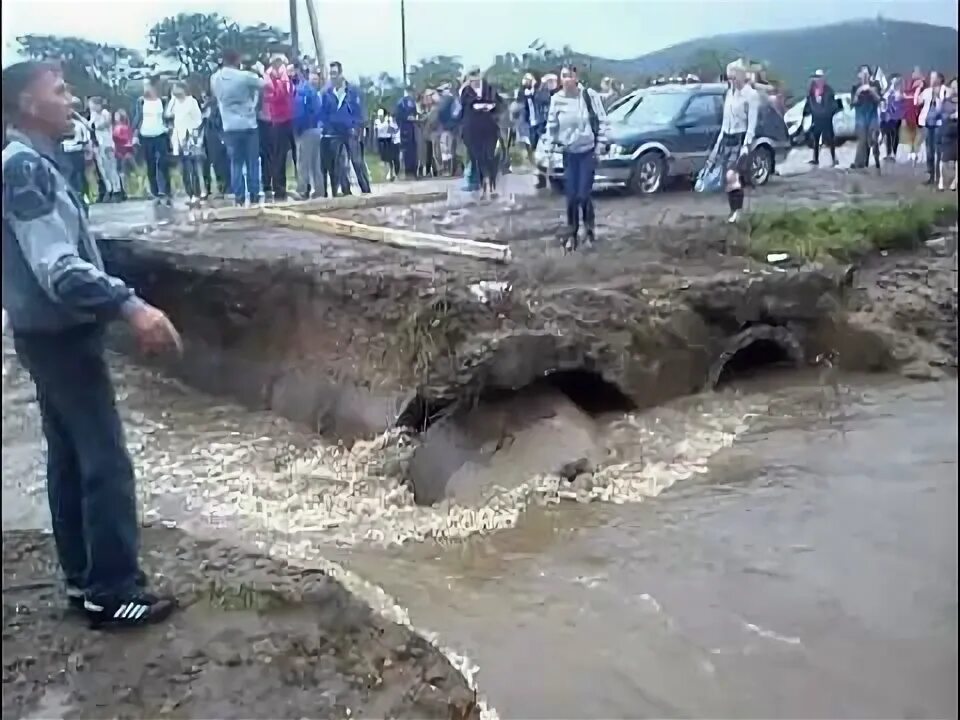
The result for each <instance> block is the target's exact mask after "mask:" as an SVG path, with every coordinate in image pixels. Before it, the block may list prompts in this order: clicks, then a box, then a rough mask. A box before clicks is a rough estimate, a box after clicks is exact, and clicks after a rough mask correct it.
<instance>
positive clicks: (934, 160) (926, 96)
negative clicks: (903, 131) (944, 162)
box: [916, 70, 947, 185]
mask: <svg viewBox="0 0 960 720" xmlns="http://www.w3.org/2000/svg"><path fill="white" fill-rule="evenodd" d="M946 99H947V88H946V87H945V86H944V84H943V75H941V74H940V73H939V72H937V71H936V70H934V71H933V72H931V73H930V84H929V85H928V86H927V87H926V88H924V89H923V90H920V91H918V92H917V97H916V104H917V105H919V106H920V117H919V118H918V119H917V123H918V124H919V125H920V127H922V128H923V133H924V135H923V141H924V144H925V146H926V150H927V174H928V175H929V177H928V178H927V183H926V184H927V185H933V184H935V183H936V182H937V175H938V174H939V171H940V138H939V134H940V130H939V128H940V126H941V125H942V124H943V118H942V117H941V107H942V105H943V101H944V100H946Z"/></svg>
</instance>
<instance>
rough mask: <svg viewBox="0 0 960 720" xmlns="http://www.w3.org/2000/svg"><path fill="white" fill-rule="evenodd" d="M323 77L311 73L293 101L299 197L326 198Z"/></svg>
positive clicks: (299, 85) (300, 84) (298, 86)
mask: <svg viewBox="0 0 960 720" xmlns="http://www.w3.org/2000/svg"><path fill="white" fill-rule="evenodd" d="M319 89H320V76H319V75H318V74H317V73H310V76H309V78H308V79H307V80H306V81H305V82H299V83H297V95H296V97H295V99H294V101H293V132H294V134H295V136H296V138H297V157H298V158H299V159H300V162H299V163H298V164H297V193H299V195H300V197H302V198H304V199H306V198H308V197H311V196H313V197H318V196H319V197H327V183H326V177H325V176H324V174H323V129H322V128H321V127H320V93H319Z"/></svg>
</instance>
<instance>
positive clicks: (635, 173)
mask: <svg viewBox="0 0 960 720" xmlns="http://www.w3.org/2000/svg"><path fill="white" fill-rule="evenodd" d="M726 91H727V86H726V85H725V84H722V83H711V84H696V85H687V84H683V85H680V84H677V85H660V86H656V87H650V88H644V89H642V90H635V91H634V92H632V93H630V94H629V95H627V96H625V97H624V98H622V99H621V100H620V101H618V102H617V103H616V105H614V106H613V107H612V108H611V109H610V112H609V114H608V120H609V124H610V127H609V134H608V141H609V144H608V145H607V146H606V147H605V148H602V149H601V152H602V154H601V156H600V159H599V161H598V163H597V175H596V181H597V183H601V184H603V183H608V184H623V185H626V186H627V187H628V188H629V189H630V190H632V191H634V192H637V193H644V194H649V193H655V192H658V191H659V190H661V189H662V188H663V187H664V185H665V184H666V182H667V180H668V179H670V178H673V177H679V176H694V175H696V174H697V173H698V172H700V170H701V168H703V166H704V165H705V164H706V162H707V157H708V156H709V155H710V151H711V150H712V149H713V144H714V142H716V139H717V135H718V134H719V132H720V124H721V121H722V119H723V98H724V94H725V93H726ZM758 92H760V97H761V101H762V103H761V106H760V116H759V118H758V127H757V134H756V138H755V139H754V142H753V146H752V148H751V155H750V158H751V163H750V168H751V174H752V176H753V182H754V184H755V185H763V184H764V183H766V182H767V181H768V180H769V179H770V176H771V175H772V174H773V172H774V170H775V168H776V166H777V163H778V162H781V161H782V160H783V159H784V158H785V157H786V156H787V153H788V152H789V151H790V138H789V136H788V134H787V128H786V125H785V124H784V122H783V118H782V117H781V116H780V113H778V112H777V110H776V108H775V107H773V105H772V104H771V103H770V102H768V101H767V94H766V92H765V91H764V90H763V89H759V88H758ZM536 161H537V166H538V169H539V172H540V174H541V175H542V176H545V177H547V178H549V180H550V183H551V185H553V186H554V187H557V186H562V183H563V156H562V155H561V153H560V152H558V151H557V150H556V149H555V148H552V147H551V146H550V143H549V142H548V141H547V140H546V138H544V139H543V140H541V142H540V145H539V146H538V148H537V154H536Z"/></svg>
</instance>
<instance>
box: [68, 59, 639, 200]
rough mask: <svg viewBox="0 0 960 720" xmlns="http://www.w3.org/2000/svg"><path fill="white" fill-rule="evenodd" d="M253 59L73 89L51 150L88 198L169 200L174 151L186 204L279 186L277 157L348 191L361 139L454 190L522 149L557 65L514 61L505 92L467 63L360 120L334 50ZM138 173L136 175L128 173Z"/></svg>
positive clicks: (386, 172)
mask: <svg viewBox="0 0 960 720" xmlns="http://www.w3.org/2000/svg"><path fill="white" fill-rule="evenodd" d="M264 60H265V61H266V64H264V62H257V63H250V62H244V61H243V59H242V58H241V57H240V56H239V54H237V53H233V52H230V51H227V52H225V53H224V56H223V58H222V63H221V67H220V68H219V70H218V71H217V72H216V73H214V75H213V76H212V77H211V79H210V85H209V90H207V91H203V92H198V93H196V94H194V93H192V92H191V89H190V88H189V87H188V86H187V85H186V84H185V83H183V82H179V81H178V82H173V83H172V84H170V86H169V88H166V87H164V83H163V82H162V81H160V80H159V79H149V80H146V81H145V82H144V87H143V92H142V94H141V96H140V97H138V98H137V100H136V102H135V104H134V108H133V110H132V112H131V113H130V115H128V113H127V112H126V111H125V110H123V109H116V110H115V111H113V112H111V110H110V108H108V107H107V103H106V101H105V100H104V99H103V98H100V97H91V98H89V99H87V101H86V102H83V101H81V100H80V99H79V98H77V99H75V100H74V103H75V105H74V110H75V113H74V116H73V123H72V133H71V134H70V136H69V137H67V138H66V139H65V140H64V141H63V143H62V152H63V153H64V156H65V159H66V163H67V168H68V177H69V179H70V182H71V184H72V185H73V187H74V188H75V190H76V191H77V193H78V194H79V195H80V197H81V198H84V199H85V200H86V201H87V202H88V203H91V202H94V201H96V202H114V201H119V200H123V199H125V198H127V197H128V196H131V195H133V194H148V195H149V196H150V197H152V198H154V199H155V201H156V202H158V203H165V204H171V203H172V195H173V185H172V178H171V167H172V166H174V165H178V166H179V168H180V177H181V180H182V185H183V191H184V193H185V194H186V196H187V202H188V204H189V205H195V204H197V203H199V202H201V201H203V200H206V199H208V198H210V197H222V196H223V195H225V194H226V193H231V194H232V195H233V196H234V198H235V200H236V202H237V203H241V204H247V203H250V204H253V203H258V202H265V201H270V200H281V201H282V200H285V199H287V197H288V173H289V170H290V168H291V166H292V169H293V172H294V175H295V178H296V190H295V191H293V192H292V193H291V194H292V195H293V196H294V197H295V198H303V199H305V198H310V197H327V196H336V195H341V194H350V193H351V185H352V184H355V185H357V186H358V187H359V190H360V192H363V193H368V192H370V184H371V179H370V172H369V168H368V167H367V164H366V162H365V149H366V148H367V147H371V146H375V147H376V151H377V154H378V156H379V159H380V161H381V163H382V166H383V168H382V169H383V176H384V178H385V179H386V180H388V181H392V180H396V179H398V178H401V177H402V178H404V179H407V180H416V179H420V178H428V177H453V176H459V175H461V174H463V175H465V176H466V187H467V189H468V190H471V191H472V190H479V191H481V192H482V193H483V194H494V193H496V184H497V178H498V176H499V175H501V174H502V173H504V172H509V171H510V157H511V154H512V152H513V151H514V150H515V149H516V148H518V147H519V148H521V149H522V154H523V155H525V156H526V157H527V159H528V160H529V161H530V162H532V160H533V153H534V150H535V148H536V146H537V143H538V141H539V139H540V138H541V137H542V136H543V134H544V133H545V131H546V127H547V116H548V112H549V107H550V102H551V98H552V97H553V95H554V94H556V93H557V92H558V91H559V90H560V89H561V80H560V76H559V75H558V74H557V73H547V74H545V75H543V77H540V78H537V77H536V76H535V75H534V74H533V73H527V74H525V75H524V77H523V79H522V81H521V85H520V88H519V89H518V90H517V91H516V93H515V94H513V95H512V96H507V95H504V94H502V93H501V92H500V91H499V89H498V88H496V87H495V86H494V85H493V84H491V83H489V82H488V81H487V80H486V79H485V78H484V76H483V73H481V71H480V70H479V69H478V68H474V69H472V70H470V71H468V72H467V73H466V74H465V75H464V76H463V77H462V78H452V79H451V80H450V81H448V82H444V83H440V84H439V85H438V86H437V87H436V88H427V89H426V90H424V91H423V92H421V93H419V94H416V93H415V91H414V89H413V88H412V87H411V88H407V89H406V90H405V92H404V94H403V96H402V97H401V98H400V100H399V101H398V102H397V103H396V104H395V105H394V106H393V107H386V106H384V107H380V108H377V110H376V113H375V115H374V118H373V121H372V122H368V116H367V113H366V108H365V107H364V103H363V97H362V95H361V93H360V92H359V90H358V88H357V87H356V86H354V85H353V84H352V83H350V82H349V81H347V80H346V78H345V76H344V72H343V67H342V65H341V64H340V63H339V62H332V63H330V64H329V66H328V67H327V68H324V70H325V71H326V72H323V73H322V72H321V69H320V68H317V67H314V66H311V65H310V64H309V62H306V63H297V64H292V63H289V62H288V61H287V59H286V58H285V57H284V56H282V55H279V54H278V55H274V56H272V57H271V58H269V60H267V59H264ZM324 77H326V79H324ZM592 94H593V95H595V96H596V98H597V100H596V104H597V106H598V107H599V108H601V109H603V108H607V107H609V106H610V104H611V103H612V102H614V101H615V100H616V99H617V98H618V97H619V96H620V89H619V88H618V87H617V85H616V83H615V82H614V81H613V80H612V79H611V78H604V79H603V81H602V82H601V84H600V88H599V91H598V92H594V93H592ZM131 116H132V117H131ZM141 176H142V177H144V178H145V183H144V187H142V188H136V187H134V186H135V185H136V180H135V178H138V177H141ZM91 177H95V178H96V186H97V187H96V193H95V194H94V192H93V188H92V187H91V186H90V183H89V180H88V178H91Z"/></svg>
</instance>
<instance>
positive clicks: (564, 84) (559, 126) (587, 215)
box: [546, 66, 607, 251]
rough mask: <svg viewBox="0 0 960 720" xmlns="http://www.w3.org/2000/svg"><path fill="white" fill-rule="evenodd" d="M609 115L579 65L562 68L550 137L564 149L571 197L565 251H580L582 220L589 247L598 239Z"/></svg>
mask: <svg viewBox="0 0 960 720" xmlns="http://www.w3.org/2000/svg"><path fill="white" fill-rule="evenodd" d="M606 122H607V114H606V112H605V111H604V109H603V102H602V101H601V100H600V96H599V95H597V93H595V92H594V91H593V90H590V89H587V88H584V87H582V86H581V85H580V83H579V81H578V79H577V68H575V67H573V66H567V67H564V68H563V69H562V70H561V71H560V90H559V91H558V92H557V93H556V94H554V95H553V97H552V98H550V109H549V111H548V112H547V128H546V131H547V136H548V137H549V138H550V139H551V141H552V142H553V143H554V144H556V145H559V146H560V147H561V149H562V150H563V175H564V190H565V192H566V196H567V229H566V233H565V235H564V238H563V247H564V250H567V251H571V250H576V249H577V247H578V245H579V242H578V235H579V232H580V220H581V217H582V219H583V226H584V229H585V231H586V237H585V241H586V243H587V245H588V246H592V245H593V242H594V239H595V237H594V210H593V200H592V198H591V191H592V190H593V177H594V173H595V172H596V169H597V146H598V144H599V143H600V141H601V139H602V138H603V136H604V132H605V127H606Z"/></svg>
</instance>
